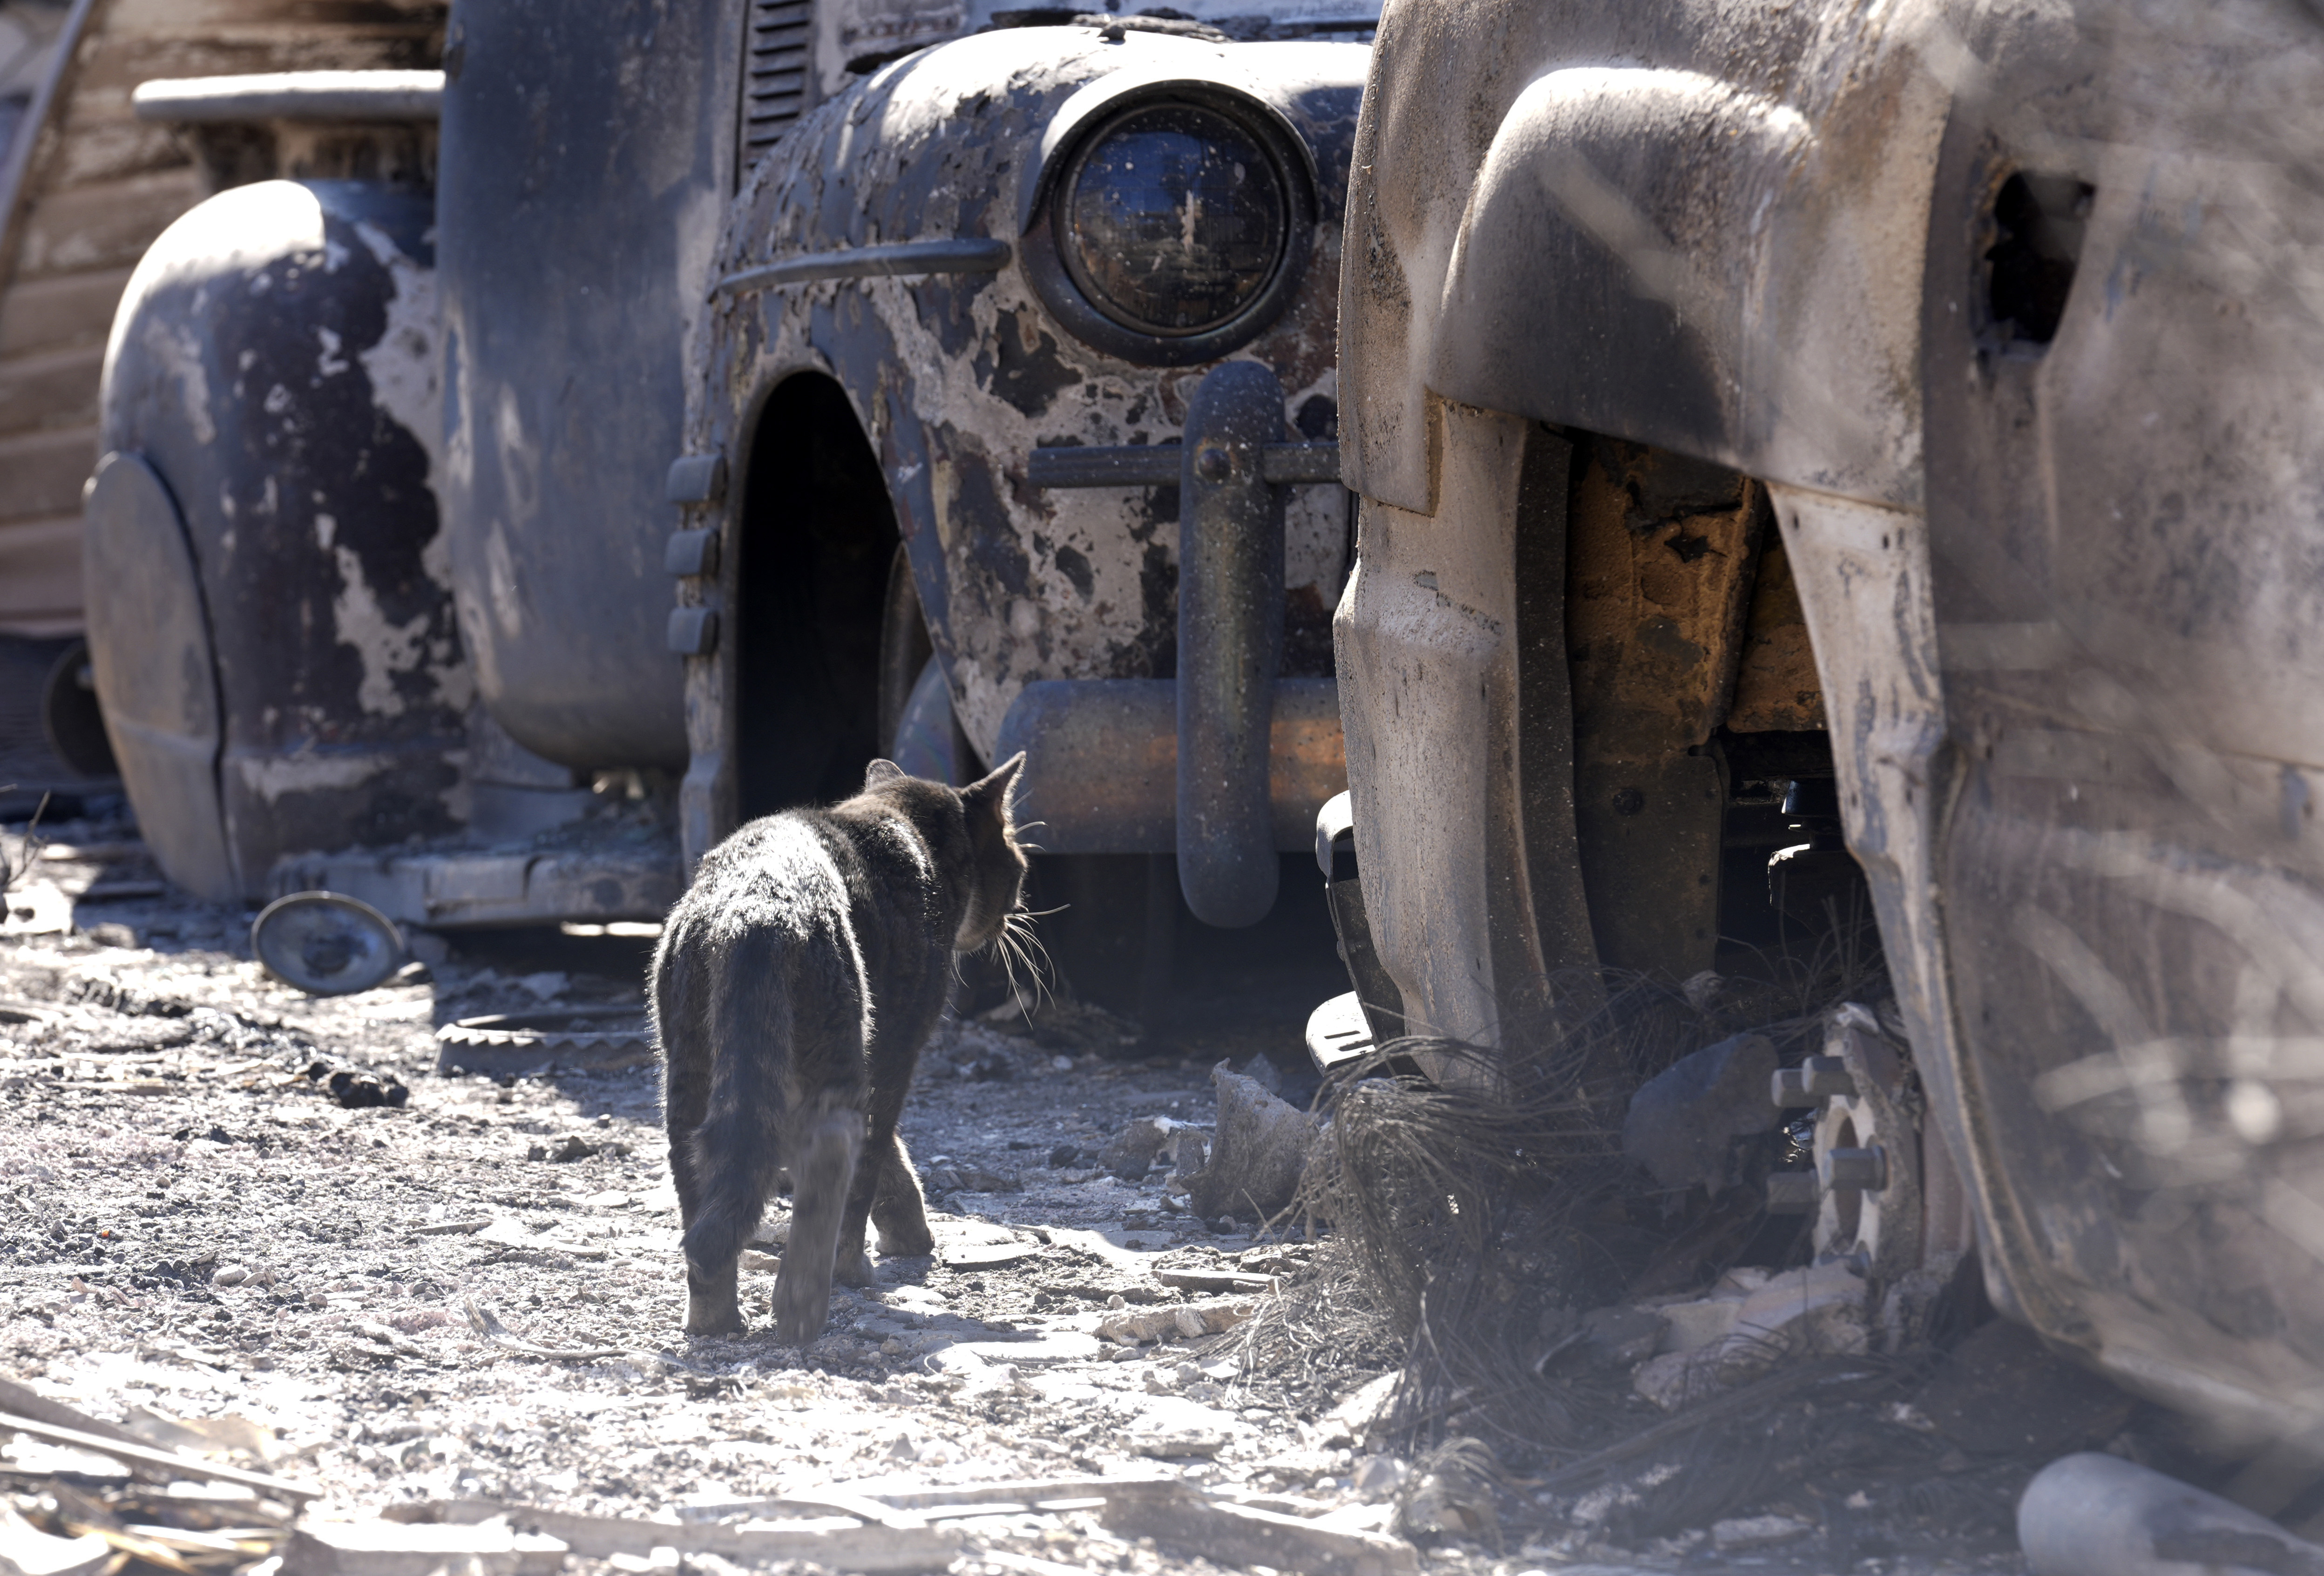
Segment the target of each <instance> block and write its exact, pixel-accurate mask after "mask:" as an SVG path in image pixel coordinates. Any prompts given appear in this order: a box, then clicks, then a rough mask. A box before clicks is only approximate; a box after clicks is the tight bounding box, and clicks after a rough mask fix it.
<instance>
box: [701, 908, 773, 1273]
mask: <svg viewBox="0 0 2324 1576" xmlns="http://www.w3.org/2000/svg"><path fill="white" fill-rule="evenodd" d="M785 950H786V949H785V948H784V947H783V946H782V945H781V944H780V942H779V941H778V940H777V939H776V938H775V937H774V936H772V935H769V934H768V933H766V932H764V931H755V932H752V933H747V934H746V935H743V936H742V937H741V938H740V939H738V940H737V941H736V942H735V944H734V945H733V952H732V953H730V954H728V955H727V957H726V958H725V959H724V968H723V970H722V972H723V973H724V987H725V988H724V990H723V991H719V992H717V993H716V994H715V996H714V997H713V999H712V1006H711V1010H710V1011H709V1012H708V1013H707V1014H705V1017H706V1018H707V1019H708V1022H707V1024H706V1025H705V1028H707V1030H708V1036H709V1040H710V1045H709V1047H708V1051H709V1059H710V1090H709V1101H708V1102H707V1108H706V1110H705V1111H704V1114H703V1120H702V1125H701V1126H700V1127H698V1128H696V1129H695V1130H694V1132H693V1134H692V1136H691V1137H690V1138H688V1139H687V1148H688V1150H689V1156H688V1158H689V1159H690V1161H691V1165H690V1166H689V1167H688V1169H689V1170H690V1171H691V1172H692V1173H693V1177H694V1184H695V1190H696V1198H695V1207H694V1208H693V1209H692V1210H691V1211H689V1212H688V1216H689V1218H688V1219H687V1222H686V1236H685V1238H684V1247H685V1251H686V1259H687V1264H689V1265H691V1266H692V1267H694V1268H695V1270H696V1272H697V1273H700V1274H704V1275H716V1274H719V1273H722V1272H724V1271H726V1270H728V1269H730V1268H731V1267H733V1263H734V1261H735V1259H736V1258H739V1257H740V1256H741V1254H742V1249H743V1247H744V1245H745V1244H747V1243H748V1242H749V1241H750V1240H751V1233H752V1232H753V1231H755V1230H758V1226H759V1218H760V1216H761V1214H763V1213H764V1212H765V1211H766V1207H767V1200H768V1198H769V1197H770V1196H771V1195H772V1194H773V1193H774V1191H775V1183H776V1181H777V1179H778V1177H779V1175H780V1173H781V1171H782V1167H783V1159H784V1157H783V1152H782V1138H783V1135H784V1134H785V1133H786V1132H787V1130H788V1127H789V1126H790V1121H791V1116H792V1113H791V1111H789V1109H788V1106H789V1102H788V1099H787V1098H786V1095H785V1092H784V1083H785V1074H787V1073H788V1072H790V1071H791V1070H792V1068H793V1067H794V1066H795V1065H796V1055H797V1048H798V1047H797V1043H796V1042H797V1039H798V1029H799V1027H800V1026H799V1025H798V1023H797V1022H796V1021H795V1020H794V1001H793V996H794V993H793V991H791V989H790V988H789V986H790V982H789V980H788V973H789V972H790V971H789V969H788V968H787V967H786V964H787V963H788V962H789V961H790V960H788V959H787V958H786V957H785V956H784V955H783V954H784V952H785Z"/></svg>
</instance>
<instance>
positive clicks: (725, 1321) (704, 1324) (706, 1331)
mask: <svg viewBox="0 0 2324 1576" xmlns="http://www.w3.org/2000/svg"><path fill="white" fill-rule="evenodd" d="M686 1332H687V1334H688V1335H740V1334H741V1333H742V1309H741V1307H739V1306H738V1305H736V1304H735V1303H734V1301H733V1299H732V1298H729V1299H728V1300H727V1301H726V1303H725V1304H724V1306H723V1307H722V1306H720V1305H719V1304H717V1303H716V1302H715V1301H712V1300H710V1299H707V1298H703V1297H688V1298H687V1302H686Z"/></svg>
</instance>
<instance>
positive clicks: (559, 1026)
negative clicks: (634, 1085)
mask: <svg viewBox="0 0 2324 1576" xmlns="http://www.w3.org/2000/svg"><path fill="white" fill-rule="evenodd" d="M436 1045H437V1051H436V1070H437V1071H438V1073H474V1074H482V1075H484V1076H485V1077H491V1078H501V1077H508V1076H511V1075H524V1074H533V1073H539V1072H558V1073H619V1072H626V1071H628V1070H629V1069H631V1068H633V1067H646V1066H650V1065H652V1064H653V1061H654V1037H653V1028H652V1026H651V1025H650V1024H649V1023H648V1022H647V1021H646V1018H645V1015H644V1014H643V1013H641V1012H635V1011H626V1010H619V1009H613V1010H602V1011H592V1010H589V1009H576V1010H563V1011H556V1012H501V1013H493V1014H490V1015H488V1016H485V1017H482V1018H461V1019H459V1020H458V1021H457V1022H454V1023H447V1024H446V1025H445V1026H444V1027H443V1028H439V1029H438V1030H437V1031H436Z"/></svg>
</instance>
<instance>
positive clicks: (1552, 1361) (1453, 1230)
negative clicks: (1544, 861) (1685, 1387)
mask: <svg viewBox="0 0 2324 1576" xmlns="http://www.w3.org/2000/svg"><path fill="white" fill-rule="evenodd" d="M1856 935H1858V933H1855V932H1846V931H1843V932H1842V933H1841V934H1840V935H1837V936H1835V937H1833V938H1831V939H1828V940H1827V942H1826V944H1825V945H1824V946H1823V947H1821V949H1820V950H1819V951H1818V952H1817V953H1816V954H1813V955H1812V956H1809V957H1791V958H1779V959H1773V960H1769V966H1768V967H1767V968H1766V971H1765V973H1764V975H1763V977H1762V978H1760V979H1757V980H1739V979H1721V978H1720V977H1718V976H1715V975H1701V976H1697V977H1696V978H1695V979H1692V980H1690V981H1688V982H1686V983H1685V984H1684V985H1683V986H1672V985H1669V984H1666V983H1663V982H1658V981H1655V980H1653V979H1649V978H1646V977H1645V976H1640V975H1627V974H1613V973H1595V972H1593V973H1591V974H1588V975H1582V976H1569V977H1567V978H1565V979H1563V980H1562V981H1560V982H1558V984H1559V987H1560V988H1559V990H1558V991H1557V994H1558V996H1559V998H1560V999H1561V1000H1563V1001H1566V1002H1569V1003H1580V1004H1582V1006H1581V1007H1580V1009H1578V1010H1575V1009H1569V1012H1568V1017H1567V1019H1566V1021H1564V1022H1559V1021H1557V1020H1556V1019H1555V1018H1552V1017H1550V1016H1549V1015H1545V1016H1544V1019H1543V1021H1542V1023H1541V1024H1540V1025H1539V1026H1538V1027H1537V1028H1535V1029H1534V1031H1533V1032H1529V1033H1528V1032H1516V1033H1512V1034H1510V1035H1509V1036H1508V1041H1507V1043H1506V1045H1505V1046H1504V1047H1503V1048H1501V1049H1499V1050H1498V1051H1489V1050H1486V1049H1483V1048H1480V1047H1478V1046H1470V1045H1466V1044H1463V1043H1461V1042H1458V1041H1453V1040H1448V1039H1442V1038H1429V1037H1413V1038H1408V1039H1404V1040H1398V1041H1394V1042H1391V1043H1389V1044H1388V1045H1385V1046H1381V1047H1380V1048H1379V1050H1378V1051H1377V1052H1376V1053H1375V1054H1374V1055H1371V1056H1370V1057H1369V1058H1367V1059H1366V1060H1365V1061H1364V1062H1362V1063H1360V1064H1358V1065H1357V1066H1355V1067H1354V1068H1352V1069H1351V1070H1350V1071H1349V1072H1348V1073H1347V1074H1342V1077H1341V1078H1340V1079H1339V1080H1338V1081H1337V1082H1336V1083H1335V1085H1334V1086H1333V1088H1332V1089H1330V1090H1328V1091H1327V1092H1326V1094H1325V1097H1324V1098H1325V1100H1326V1101H1327V1102H1328V1103H1329V1106H1330V1109H1331V1112H1332V1120H1331V1125H1330V1128H1329V1129H1328V1130H1327V1133H1326V1135H1325V1146H1324V1151H1323V1157H1322V1163H1321V1164H1319V1165H1316V1166H1311V1168H1310V1172H1309V1175H1308V1177H1307V1180H1306V1183H1305V1187H1304V1189H1303V1197H1302V1201H1301V1203H1302V1205H1303V1207H1304V1208H1305V1209H1306V1210H1307V1211H1309V1212H1312V1213H1314V1215H1316V1216H1318V1217H1321V1218H1323V1219H1327V1220H1329V1221H1331V1222H1332V1223H1333V1226H1334V1227H1336V1228H1337V1230H1339V1232H1340V1233H1341V1234H1342V1236H1343V1237H1344V1239H1345V1240H1347V1242H1348V1243H1349V1259H1348V1262H1349V1264H1350V1265H1351V1267H1352V1268H1353V1269H1354V1271H1355V1277H1354V1280H1353V1282H1352V1284H1342V1285H1341V1286H1338V1287H1337V1288H1336V1298H1335V1300H1336V1301H1337V1302H1338V1303H1340V1304H1342V1305H1343V1307H1344V1306H1346V1305H1351V1304H1356V1303H1358V1302H1362V1303H1365V1304H1369V1309H1368V1313H1369V1317H1370V1318H1372V1319H1374V1320H1377V1321H1378V1322H1379V1323H1380V1324H1381V1325H1384V1326H1385V1328H1386V1330H1387V1331H1388V1332H1392V1333H1393V1336H1394V1337H1395V1338H1396V1339H1397V1340H1398V1341H1401V1342H1402V1343H1403V1348H1404V1363H1405V1369H1406V1376H1405V1386H1404V1389H1403V1393H1402V1404H1401V1405H1400V1407H1399V1408H1398V1421H1399V1423H1400V1424H1402V1425H1403V1426H1404V1427H1405V1428H1406V1429H1407V1430H1408V1431H1409V1432H1410V1433H1413V1434H1414V1435H1415V1436H1416V1438H1419V1439H1434V1440H1438V1441H1443V1440H1447V1439H1450V1438H1452V1437H1455V1436H1457V1435H1460V1434H1462V1433H1473V1434H1478V1435H1480V1436H1483V1437H1485V1438H1487V1439H1489V1440H1492V1441H1494V1442H1496V1443H1497V1444H1499V1446H1500V1447H1501V1448H1502V1449H1503V1452H1504V1454H1505V1455H1507V1456H1509V1458H1510V1459H1512V1460H1514V1459H1516V1458H1517V1457H1537V1456H1538V1455H1539V1453H1540V1452H1545V1451H1546V1452H1549V1453H1550V1455H1551V1456H1552V1457H1560V1456H1562V1457H1564V1458H1566V1459H1571V1457H1572V1455H1574V1454H1578V1453H1580V1452H1583V1451H1587V1450H1589V1449H1591V1448H1593V1447H1595V1446H1597V1445H1599V1444H1600V1443H1602V1442H1604V1441H1605V1440H1606V1439H1607V1438H1609V1435H1610V1433H1611V1432H1612V1430H1614V1429H1615V1428H1616V1427H1617V1426H1618V1423H1619V1420H1620V1418H1621V1417H1622V1416H1624V1415H1627V1414H1628V1410H1629V1407H1630V1406H1631V1405H1632V1404H1633V1403H1632V1400H1631V1396H1630V1387H1629V1385H1628V1380H1627V1378H1626V1376H1625V1375H1624V1374H1623V1373H1622V1372H1621V1371H1620V1370H1619V1369H1618V1368H1612V1367H1609V1366H1608V1365H1607V1364H1605V1363H1602V1362H1595V1361H1591V1360H1589V1353H1588V1352H1587V1350H1586V1349H1587V1347H1588V1345H1589V1341H1590V1334H1591V1332H1589V1330H1588V1329H1587V1328H1586V1327H1585V1322H1584V1320H1583V1317H1582V1315H1584V1314H1585V1313H1588V1312H1589V1311H1590V1310H1591V1309H1594V1308H1598V1307H1600V1306H1603V1305H1605V1304H1610V1303H1614V1302H1617V1301H1619V1300H1620V1299H1622V1298H1623V1297H1624V1296H1625V1295H1632V1294H1636V1293H1637V1292H1638V1291H1640V1290H1641V1289H1642V1288H1644V1289H1656V1290H1670V1289H1676V1287H1677V1286H1679V1285H1682V1284H1692V1281H1693V1280H1694V1279H1695V1278H1697V1276H1698V1274H1699V1272H1701V1270H1702V1268H1703V1267H1704V1266H1705V1265H1706V1264H1707V1265H1708V1266H1709V1268H1710V1270H1711V1273H1713V1274H1715V1273H1717V1272H1718V1271H1719V1270H1720V1269H1723V1268H1724V1267H1726V1263H1725V1262H1723V1261H1722V1259H1723V1258H1731V1256H1732V1254H1733V1253H1734V1252H1735V1251H1736V1250H1737V1249H1739V1248H1740V1246H1741V1243H1742V1240H1743V1236H1744V1234H1746V1233H1745V1231H1744V1230H1742V1229H1741V1228H1743V1227H1746V1226H1748V1221H1737V1220H1729V1219H1728V1218H1726V1217H1727V1216H1729V1215H1734V1214H1736V1213H1737V1206H1736V1205H1735V1203H1734V1201H1733V1200H1729V1201H1727V1202H1726V1204H1725V1205H1724V1206H1721V1205H1720V1203H1719V1202H1718V1201H1714V1200H1705V1199H1702V1198H1701V1197H1700V1196H1699V1195H1698V1197H1697V1198H1696V1199H1695V1200H1693V1201H1692V1202H1691V1203H1686V1202H1681V1201H1672V1200H1655V1199H1653V1198H1650V1197H1649V1196H1648V1193H1649V1189H1648V1187H1647V1185H1646V1184H1645V1182H1644V1181H1643V1179H1642V1178H1641V1177H1640V1175H1638V1173H1637V1170H1636V1168H1635V1167H1634V1166H1631V1164H1630V1163H1629V1162H1628V1161H1626V1160H1625V1159H1624V1158H1623V1157H1622V1155H1621V1129H1622V1120H1623V1117H1624V1114H1625V1111H1626V1110H1627V1108H1628V1103H1629V1100H1630V1097H1631V1095H1632V1094H1633V1093H1634V1092H1636V1090H1637V1087H1638V1086H1639V1085H1640V1084H1641V1083H1644V1082H1646V1080H1647V1079H1649V1078H1651V1077H1653V1076H1654V1075H1655V1074H1658V1073H1660V1072H1661V1071H1663V1070H1664V1069H1665V1068H1666V1067H1668V1066H1669V1065H1670V1064H1672V1063H1673V1062H1674V1061H1676V1060H1677V1059H1678V1058H1679V1057H1681V1056H1683V1055H1688V1054H1689V1053H1691V1052H1692V1051H1694V1050H1696V1049H1698V1048H1700V1047H1701V1046H1704V1045H1707V1044H1710V1043H1711V1042H1713V1041H1716V1040H1718V1039H1720V1038H1722V1037H1726V1036H1729V1035H1732V1034H1735V1033H1738V1032H1739V1031H1743V1030H1746V1029H1748V1030H1751V1031H1753V1032H1757V1033H1762V1034H1765V1035H1766V1036H1767V1037H1769V1038H1770V1039H1772V1040H1774V1041H1775V1042H1776V1044H1777V1046H1779V1047H1780V1048H1781V1049H1782V1050H1783V1053H1784V1056H1785V1059H1786V1060H1789V1059H1793V1058H1794V1057H1796V1056H1797V1055H1800V1054H1802V1053H1803V1052H1804V1051H1806V1050H1808V1049H1810V1048H1812V1041H1813V1038H1814V1035H1815V1033H1816V1031H1817V1027H1818V1025H1819V1024H1820V1023H1821V1017H1822V1014H1823V1013H1824V1012H1825V1011H1826V1010H1827V1009H1829V1008H1830V1007H1831V1005H1832V1004H1833V1003H1836V1002H1838V1001H1840V1000H1847V999H1849V998H1850V997H1856V996H1862V995H1866V994H1867V993H1871V992H1875V991H1880V990H1883V989H1885V987H1884V986H1883V982H1882V974H1881V965H1880V959H1879V957H1878V954H1877V949H1874V950H1871V951H1869V952H1867V950H1866V949H1865V948H1863V947H1862V946H1861V945H1858V944H1857V942H1856V940H1855V939H1854V938H1855V936H1856ZM1722 1207H1723V1208H1724V1211H1725V1212H1724V1214H1722V1212H1721V1211H1722ZM1743 1213H1746V1214H1756V1208H1755V1209H1753V1210H1751V1211H1748V1212H1743ZM1665 1281H1667V1282H1670V1283H1672V1284H1671V1285H1668V1286H1665V1285H1662V1284H1661V1283H1663V1282H1665ZM1649 1283H1654V1284H1653V1285H1651V1286H1649ZM1343 1316H1344V1315H1343Z"/></svg>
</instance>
